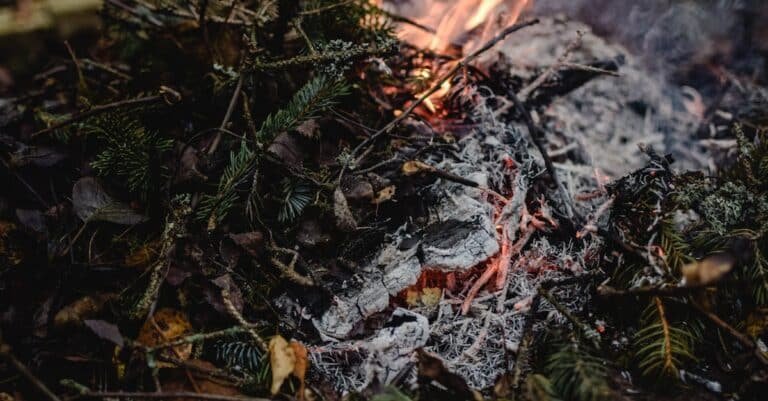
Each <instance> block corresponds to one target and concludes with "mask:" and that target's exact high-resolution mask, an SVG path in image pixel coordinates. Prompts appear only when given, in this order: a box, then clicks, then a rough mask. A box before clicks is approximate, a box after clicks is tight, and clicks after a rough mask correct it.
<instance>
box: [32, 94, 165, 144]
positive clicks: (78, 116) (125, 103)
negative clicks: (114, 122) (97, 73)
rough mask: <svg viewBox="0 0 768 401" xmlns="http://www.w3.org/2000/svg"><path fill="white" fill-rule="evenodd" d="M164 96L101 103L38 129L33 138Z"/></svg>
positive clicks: (151, 101)
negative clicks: (104, 113)
mask: <svg viewBox="0 0 768 401" xmlns="http://www.w3.org/2000/svg"><path fill="white" fill-rule="evenodd" d="M163 98H164V97H163V95H153V96H146V97H140V98H138V99H128V100H121V101H119V102H114V103H109V104H105V105H101V106H96V107H93V108H91V109H89V110H86V111H84V112H82V113H78V114H75V115H74V116H72V117H70V118H68V119H66V120H64V121H62V122H59V123H56V124H53V125H51V126H50V127H48V128H45V129H42V130H40V131H37V132H35V133H33V134H32V138H35V137H37V136H40V135H43V134H47V133H50V132H53V131H55V130H57V129H59V128H62V127H65V126H67V125H69V124H73V123H76V122H78V121H82V120H84V119H86V118H88V117H93V116H95V115H98V114H101V113H103V112H105V111H109V110H114V109H118V108H120V107H125V106H136V105H140V104H148V103H154V102H157V101H159V100H163Z"/></svg>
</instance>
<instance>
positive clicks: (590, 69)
mask: <svg viewBox="0 0 768 401" xmlns="http://www.w3.org/2000/svg"><path fill="white" fill-rule="evenodd" d="M560 65H561V66H563V67H568V68H571V69H574V70H582V71H587V72H594V73H595V74H604V75H610V76H612V77H620V76H621V73H619V72H617V71H611V70H606V69H605V68H597V67H592V66H591V65H586V64H580V63H561V64H560Z"/></svg>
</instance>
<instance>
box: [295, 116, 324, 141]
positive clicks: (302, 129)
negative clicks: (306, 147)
mask: <svg viewBox="0 0 768 401" xmlns="http://www.w3.org/2000/svg"><path fill="white" fill-rule="evenodd" d="M296 132H298V133H299V134H301V136H303V137H305V138H317V137H318V136H319V134H320V124H318V123H317V121H316V120H315V119H314V118H311V119H309V120H307V121H304V122H303V123H301V124H300V125H299V126H298V127H296Z"/></svg>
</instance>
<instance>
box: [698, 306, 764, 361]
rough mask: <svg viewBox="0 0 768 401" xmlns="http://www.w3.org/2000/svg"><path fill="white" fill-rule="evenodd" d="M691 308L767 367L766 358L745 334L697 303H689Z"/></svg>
mask: <svg viewBox="0 0 768 401" xmlns="http://www.w3.org/2000/svg"><path fill="white" fill-rule="evenodd" d="M691 306H693V308H694V309H696V310H697V311H699V312H700V313H701V314H702V315H704V316H705V317H706V318H707V319H709V321H710V322H712V323H714V324H715V326H717V327H720V328H721V329H723V330H725V331H726V332H728V334H730V335H731V336H732V337H733V338H735V339H736V341H738V342H739V343H741V345H743V346H744V347H745V348H747V349H748V350H750V351H753V352H754V354H755V357H756V358H757V360H758V361H760V363H762V364H763V365H768V358H766V356H765V355H764V354H763V353H762V352H761V351H760V349H759V348H757V344H755V342H754V341H752V339H751V338H749V336H747V335H746V334H744V333H742V332H740V331H738V330H736V329H735V328H734V327H733V326H731V325H730V324H728V323H727V322H726V321H725V320H723V319H720V317H719V316H717V315H715V314H714V313H712V312H710V311H708V310H707V309H705V308H704V307H703V306H701V305H699V304H698V303H697V302H695V301H693V302H691Z"/></svg>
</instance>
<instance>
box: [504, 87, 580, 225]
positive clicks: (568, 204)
mask: <svg viewBox="0 0 768 401" xmlns="http://www.w3.org/2000/svg"><path fill="white" fill-rule="evenodd" d="M507 95H508V96H509V98H510V99H511V100H512V102H513V103H514V105H515V109H517V111H518V113H520V115H522V117H523V121H524V122H525V126H526V127H527V128H528V134H529V135H530V137H531V140H532V141H533V143H534V145H536V148H537V149H538V150H539V153H541V157H542V159H544V167H545V168H546V169H547V172H548V173H549V175H550V176H551V177H552V180H553V181H555V185H556V186H557V190H558V192H559V193H560V196H561V197H562V203H563V206H564V207H565V209H566V210H565V213H564V215H565V216H566V217H568V218H575V219H576V220H577V221H576V222H577V223H579V224H580V223H581V222H583V219H582V218H581V216H579V215H578V212H576V210H574V208H573V205H572V200H571V196H570V195H569V194H568V191H567V190H566V189H565V186H564V185H563V182H562V181H560V179H559V178H558V175H557V170H556V169H555V165H554V164H553V163H552V159H551V158H550V157H549V154H547V148H546V145H545V144H544V138H545V137H544V132H543V131H542V130H541V129H539V128H538V127H537V126H536V124H535V123H534V122H533V118H532V117H531V113H530V112H528V109H526V108H525V106H524V105H523V103H522V102H521V101H520V99H519V98H518V97H517V95H516V94H515V91H514V90H512V89H510V90H508V91H507Z"/></svg>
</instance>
